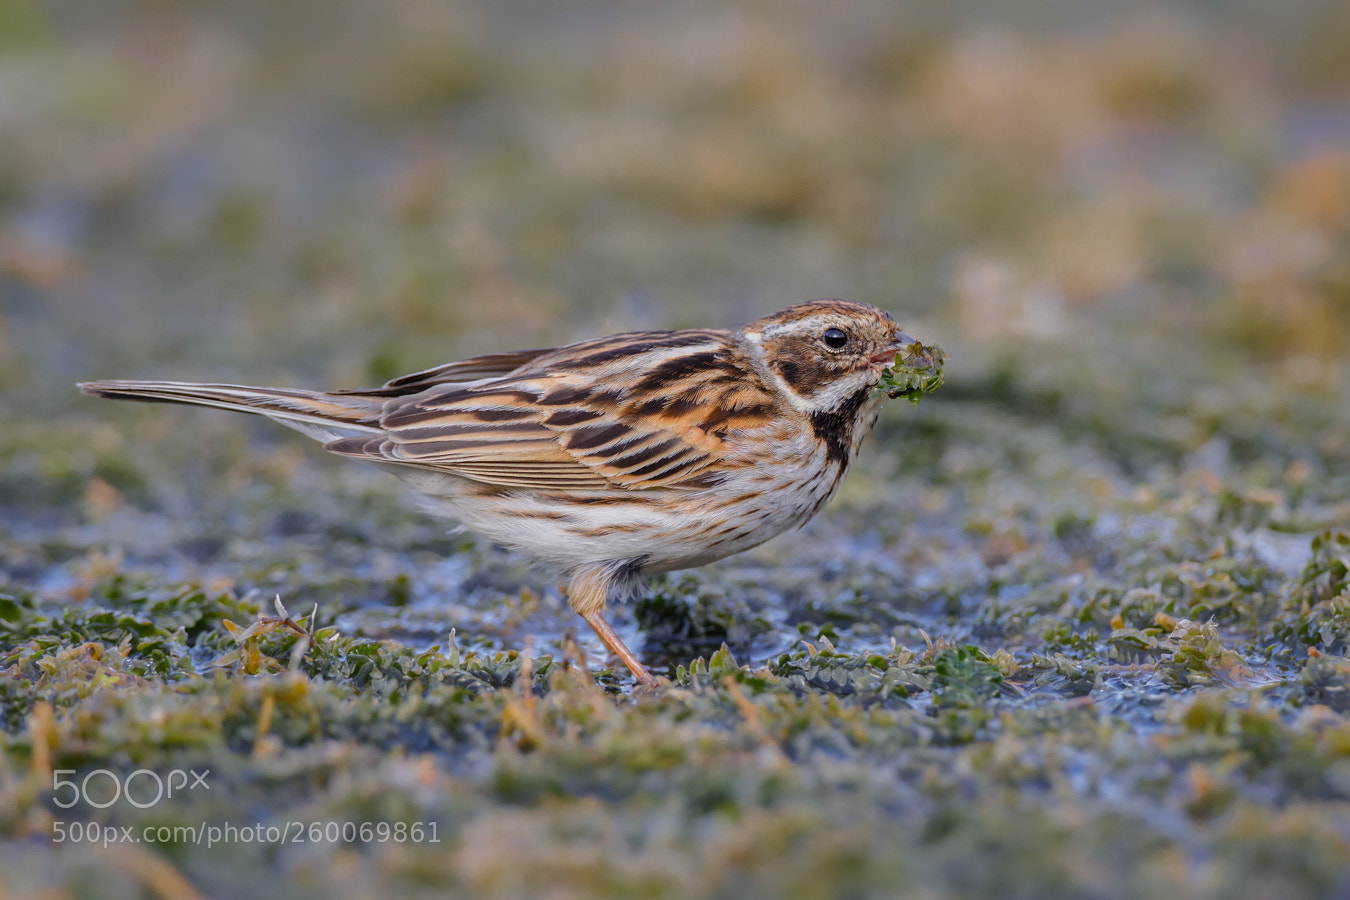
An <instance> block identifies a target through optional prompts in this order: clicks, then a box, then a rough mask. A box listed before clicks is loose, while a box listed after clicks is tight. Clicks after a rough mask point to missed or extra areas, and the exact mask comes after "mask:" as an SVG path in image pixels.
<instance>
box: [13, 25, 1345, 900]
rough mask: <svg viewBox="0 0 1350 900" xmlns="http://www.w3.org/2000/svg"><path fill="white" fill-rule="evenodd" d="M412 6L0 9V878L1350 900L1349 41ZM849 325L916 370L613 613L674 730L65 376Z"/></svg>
mask: <svg viewBox="0 0 1350 900" xmlns="http://www.w3.org/2000/svg"><path fill="white" fill-rule="evenodd" d="M396 8H397V13H395V12H393V7H390V6H388V5H385V4H377V3H374V2H365V0H336V2H334V0H326V2H324V3H318V2H305V0H300V2H294V3H286V4H274V3H264V2H261V0H257V2H254V0H245V2H239V3H231V4H210V3H196V2H188V3H176V4H156V3H149V2H111V3H101V4H93V5H91V4H87V3H77V2H73V0H72V2H66V0H53V2H44V3H42V4H36V3H31V2H24V0H0V132H2V133H3V134H4V135H5V138H4V140H3V141H0V421H2V422H3V423H4V427H3V428H0V893H3V894H4V895H5V896H12V897H23V896H39V895H40V896H48V897H64V896H71V897H77V896H100V897H142V896H156V897H192V896H209V897H243V896H256V895H263V896H278V897H325V898H340V897H366V896H406V897H417V896H433V895H434V896H444V895H450V896H481V897H511V898H514V897H530V896H549V897H701V896H708V897H816V896H855V897H865V896H886V897H892V896H914V897H945V896H957V897H983V896H991V895H997V896H1006V897H1028V898H1045V897H1101V898H1111V897H1142V896H1169V895H1170V896H1186V897H1201V898H1206V897H1212V898H1264V897H1281V898H1284V897H1304V896H1309V897H1318V896H1325V897H1335V896H1345V895H1347V894H1350V536H1348V535H1350V404H1347V403H1346V402H1345V398H1346V397H1347V396H1350V367H1348V366H1347V363H1346V360H1347V358H1350V357H1348V354H1347V351H1348V350H1350V151H1347V147H1350V93H1348V92H1347V90H1348V89H1347V85H1350V39H1348V38H1347V35H1350V11H1347V8H1346V7H1345V4H1343V3H1330V2H1327V3H1323V2H1317V0H1309V2H1300V3H1294V4H1280V5H1278V7H1276V6H1273V5H1262V4H1241V3H1232V4H1228V3H1217V4H1216V3H1192V4H1187V3H1179V4H1168V5H1162V4H1158V5H1153V4H1144V5H1131V6H1129V7H1128V8H1126V7H1122V6H1121V5H1119V4H1106V3H1096V2H1093V3H1073V4H1068V3H1039V2H1038V3H1031V4H1018V5H1017V7H1016V11H1015V12H1014V11H1013V10H1011V9H1009V8H1006V7H1005V5H1001V4H995V3H992V2H975V0H970V2H966V0H961V2H956V3H944V4H923V5H920V4H904V5H902V4H891V3H880V2H877V3H868V2H856V3H855V2H850V3H845V4H842V5H839V4H830V5H828V7H827V6H825V5H821V6H820V7H819V8H818V9H815V8H811V7H806V6H802V5H791V6H789V5H785V4H777V5H773V4H749V5H734V6H728V5H725V4H711V3H695V2H678V3H667V4H655V3H650V4H647V3H638V4H624V5H622V7H619V6H618V5H605V4H594V3H585V2H564V3H558V4H549V5H547V6H546V7H541V6H539V5H536V4H523V3H513V2H507V3H439V2H437V3H431V2H418V0H412V2H407V3H400V4H397V7H396ZM829 296H842V297H847V298H849V299H854V300H861V301H866V302H870V303H874V304H876V305H878V306H883V307H886V308H888V309H890V310H891V311H892V312H893V313H894V315H895V316H896V319H897V321H899V322H900V323H901V324H902V325H903V326H904V327H905V329H906V331H907V333H909V334H912V335H916V336H918V337H920V338H921V339H922V340H923V341H924V342H933V345H937V344H940V345H941V346H942V347H945V348H946V349H947V350H948V351H950V354H951V358H950V360H947V361H946V362H945V364H943V365H941V367H940V369H939V372H940V374H941V376H942V378H943V379H944V383H943V384H942V387H941V390H940V391H938V392H937V393H936V394H933V395H932V396H929V397H926V398H924V402H923V403H922V404H920V405H917V406H912V405H911V404H909V403H902V402H898V401H896V402H891V403H889V404H887V406H886V407H885V408H884V409H883V411H882V416H881V419H880V422H879V424H878V426H877V428H876V431H875V432H874V433H873V434H872V435H871V436H870V437H869V438H868V439H867V442H866V443H865V444H864V447H863V451H862V454H861V456H860V458H859V460H858V463H857V465H856V466H855V468H854V469H853V471H852V472H851V473H850V474H849V476H848V478H847V479H846V480H845V482H844V483H843V485H842V487H841V489H840V492H839V494H838V496H837V497H836V498H835V500H834V501H833V502H832V503H831V504H830V506H829V507H828V508H826V509H825V510H824V511H823V512H822V513H821V514H820V515H819V516H817V517H816V518H815V519H814V520H813V521H812V522H811V523H809V524H808V525H807V526H806V527H805V528H804V529H803V530H801V531H798V532H795V533H793V534H789V535H784V536H782V537H780V538H778V539H775V540H774V541H772V542H770V543H768V544H766V545H764V546H762V547H760V548H757V549H755V550H752V551H749V552H747V553H744V554H741V555H739V556H736V557H732V558H729V559H726V560H723V561H722V562H720V563H717V564H714V565H710V566H707V567H705V568H702V569H698V570H695V571H691V572H682V573H674V574H672V575H670V576H668V577H665V578H662V579H659V580H657V581H656V582H655V583H653V585H652V587H651V590H650V591H649V593H648V594H647V595H646V596H645V597H643V598H642V599H640V600H637V601H635V602H634V603H631V604H628V605H624V606H621V607H619V608H617V609H616V610H615V613H614V615H615V620H616V627H617V628H618V629H619V631H620V632H621V633H622V635H623V637H624V639H625V640H626V641H627V642H628V643H629V644H630V646H633V647H634V649H635V650H637V651H638V652H639V654H640V655H641V656H642V657H643V659H644V660H646V661H647V662H648V663H649V664H650V665H651V666H652V668H653V671H654V672H655V673H656V674H658V675H661V676H663V677H665V678H666V679H668V680H669V682H670V683H669V685H668V686H665V687H663V688H662V689H660V690H657V691H641V690H634V689H633V686H632V681H631V678H629V677H628V676H627V674H626V672H625V670H624V669H623V668H622V666H619V665H618V664H617V663H615V662H614V661H612V660H607V659H606V658H605V656H604V654H603V652H602V648H601V646H600V645H599V643H598V642H597V641H596V640H595V639H594V638H593V637H592V636H591V635H590V634H589V633H587V632H585V631H582V630H578V629H577V625H578V622H577V620H576V617H575V616H574V615H573V614H572V613H571V612H570V611H569V610H568V609H567V607H566V603H565V601H564V600H562V599H561V597H560V596H559V593H558V590H557V587H556V586H555V585H553V584H552V583H551V582H550V581H549V579H548V576H547V575H546V574H545V573H542V572H539V571H538V570H536V569H534V568H532V567H531V566H530V565H529V564H528V563H527V562H526V561H524V560H522V559H520V558H518V557H515V556H512V555H510V554H508V553H505V552H502V551H500V550H498V549H496V548H493V547H491V546H488V545H486V544H484V543H482V542H479V541H478V540H476V539H475V538H473V537H472V536H470V535H464V534H455V533H452V532H449V531H448V530H447V529H446V527H445V525H444V524H443V523H441V522H438V521H436V520H433V519H431V518H428V517H426V516H424V515H423V514H422V513H420V512H419V511H418V508H417V506H416V503H415V502H414V501H413V500H412V498H410V497H409V496H407V495H405V494H404V493H403V491H402V489H401V488H400V487H399V485H398V483H397V482H396V481H395V480H394V479H392V478H389V477H388V476H387V475H386V474H384V473H381V472H378V471H375V470H373V469H366V468H363V467H360V466H356V465H352V464H351V463H350V462H347V461H343V460H339V459H335V458H330V457H327V456H325V454H324V453H323V452H322V450H321V449H320V448H319V447H318V446H316V445H315V444H313V443H312V442H309V441H307V440H306V439H304V438H303V437H301V436H299V435H296V434H293V433H291V432H288V431H286V430H285V429H282V428H279V427H277V426H275V425H273V424H271V423H268V422H266V421H263V420H261V419H253V418H249V417H244V416H237V415H231V414H228V413H223V412H214V411H205V410H192V409H187V408H183V407H172V406H168V407H159V406H148V405H139V404H112V403H106V402H101V401H96V400H93V399H90V398H86V397H83V396H82V395H80V394H79V393H78V392H77V391H76V390H75V388H74V383H75V382H76V381H78V380H83V379H90V378H107V377H128V378H133V377H148V378H165V379H179V380H185V381H187V380H198V381H219V382H237V383H255V384H268V385H292V386H297V387H357V386H360V385H372V384H378V383H381V382H383V381H384V380H386V379H388V378H390V377H393V376H396V375H399V374H402V373H403V372H408V371H414V370H417V369H420V368H426V367H429V366H432V365H436V364H438V363H442V362H446V361H449V360H452V359H456V358H461V357H464V356H468V355H472V354H475V353H482V352H491V351H496V350H508V349H514V348H524V347H539V346H549V345H554V344H557V343H561V342H564V341H567V340H574V339H582V338H586V337H591V336H595V335H598V334H603V333H609V332H617V331H625V330H635V329H644V328H672V327H710V326H716V327H734V326H736V325H738V324H740V323H743V322H746V321H751V320H753V319H754V318H756V317H758V316H760V315H764V314H766V313H768V312H771V311H773V310H776V309H780V308H782V307H784V306H787V305H789V304H790V303H793V302H797V301H800V300H806V299H811V298H813V297H829ZM937 361H938V362H941V360H937ZM901 362H902V363H903V362H904V360H903V359H902V360H901ZM893 371H896V370H893ZM897 374H900V375H902V376H903V375H905V373H904V372H898V373H897ZM929 374H930V375H932V374H934V373H932V371H931V369H930V370H929ZM917 386H922V384H920V385H917Z"/></svg>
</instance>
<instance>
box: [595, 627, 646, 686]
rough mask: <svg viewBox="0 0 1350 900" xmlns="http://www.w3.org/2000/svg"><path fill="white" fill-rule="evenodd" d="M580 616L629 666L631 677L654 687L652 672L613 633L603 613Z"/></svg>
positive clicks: (612, 651)
mask: <svg viewBox="0 0 1350 900" xmlns="http://www.w3.org/2000/svg"><path fill="white" fill-rule="evenodd" d="M582 618H583V619H585V620H586V623H587V624H588V625H590V626H591V627H592V628H594V629H595V633H596V634H598V635H599V636H600V640H602V641H604V642H605V646H606V647H608V648H609V651H610V652H611V653H613V654H614V655H615V656H617V657H618V658H619V659H621V660H623V664H624V665H625V666H627V667H628V668H629V670H630V671H631V672H632V673H633V677H634V678H636V679H637V680H638V683H639V684H645V685H646V686H647V687H656V679H655V678H653V677H652V673H651V672H648V671H647V667H646V666H644V665H643V664H642V663H641V662H640V661H639V660H638V658H637V656H636V655H634V653H633V651H632V650H629V649H628V646H627V645H626V644H624V642H623V640H622V639H620V638H619V636H618V635H617V634H615V633H614V629H613V628H610V627H609V623H608V622H606V621H605V617H604V616H603V615H601V614H600V613H598V612H596V613H591V614H590V615H588V616H582Z"/></svg>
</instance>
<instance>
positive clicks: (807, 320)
mask: <svg viewBox="0 0 1350 900" xmlns="http://www.w3.org/2000/svg"><path fill="white" fill-rule="evenodd" d="M913 343H914V341H913V339H912V338H910V337H909V336H907V335H906V334H904V333H903V332H902V331H901V330H900V328H899V326H897V325H896V323H895V322H894V321H893V320H892V319H891V316H890V314H889V313H887V312H885V311H884V310H881V309H877V308H876V307H874V306H869V305H867V304H864V303H852V302H849V301H846V300H816V301H812V302H809V303H800V304H797V305H796V306H791V307H789V308H787V309H785V310H783V311H782V312H777V313H774V314H773V315H771V316H767V317H765V318H763V319H760V320H758V321H756V322H751V323H750V324H749V325H746V326H744V327H742V328H740V329H738V330H737V331H721V330H714V329H694V330H689V331H642V332H634V333H631V334H616V335H611V336H609V337H601V338H596V339H594V340H589V341H582V342H580V343H576V344H569V345H567V346H565V347H558V348H548V349H539V350H521V351H518V352H515V353H494V354H489V355H486V356H476V357H473V358H472V359H466V360H462V361H460V362H452V363H449V364H447V365H443V366H439V367H437V368H434V369H428V370H427V371H425V372H417V373H415V374H412V375H405V376H403V377H402V378H396V379H394V380H393V381H390V382H389V383H388V384H386V385H384V386H383V387H380V388H375V389H372V390H349V391H329V392H319V391H303V390H292V389H287V388H260V387H241V386H237V385H228V384H185V383H179V382H171V381H91V382H87V383H83V384H81V385H80V389H81V390H83V391H84V392H85V393H87V394H92V395H95V396H99V397H111V398H116V399H125V400H148V401H160V402H166V403H190V404H199V405H202V406H215V407H220V408H222V409H231V410H237V411H239V412H250V413H259V414H261V415H264V416H267V417H268V418H270V419H275V420H276V421H278V422H280V423H281V424H283V425H288V426H290V427H292V428H296V429H299V430H300V431H303V432H305V433H306V434H309V435H310V436H312V437H315V438H318V439H319V440H321V441H323V442H324V449H326V450H329V451H331V452H333V453H337V454H340V455H342V456H349V457H352V458H354V459H359V460H365V461H367V462H374V463H379V464H381V465H386V466H388V467H389V468H390V470H391V471H393V472H394V473H395V474H397V475H398V476H400V477H401V478H402V479H403V480H404V481H406V482H407V483H408V484H409V485H411V486H412V487H413V488H414V489H415V490H416V491H418V492H419V493H421V494H422V495H423V496H424V497H426V498H427V501H428V507H429V509H430V510H431V511H432V512H434V513H436V514H439V515H444V516H448V517H450V518H452V519H455V520H457V521H458V522H459V523H461V524H462V525H463V526H464V527H466V528H468V529H470V530H472V531H475V532H478V533H479V534H482V535H485V536H486V537H488V538H490V539H492V540H493V541H496V542H498V543H500V544H504V545H506V546H508V547H512V548H515V549H516V550H519V551H521V552H522V553H525V554H526V555H528V556H531V557H533V558H535V559H537V560H540V561H542V562H544V563H546V564H548V565H550V566H552V567H553V568H555V569H556V570H557V571H558V572H560V573H561V574H562V575H563V576H565V578H566V579H567V585H566V594H567V598H568V600H569V602H570V603H571V605H572V608H573V609H575V610H576V611H577V612H578V613H579V614H580V615H581V617H582V618H584V619H585V620H586V621H587V622H588V623H589V624H590V626H591V627H592V628H594V629H595V631H596V634H598V635H599V637H600V639H601V640H602V641H603V642H604V643H605V645H606V646H607V647H608V648H609V649H610V650H611V651H612V652H613V653H614V654H615V655H617V656H618V657H619V658H620V659H621V660H623V662H624V663H625V664H626V665H627V666H628V668H629V669H631V670H632V672H633V675H634V676H635V677H636V678H637V680H638V681H639V682H642V683H643V684H649V685H650V684H654V683H655V680H654V679H653V678H652V676H651V674H650V673H648V671H647V669H646V668H645V667H644V666H643V665H642V663H641V662H640V661H639V660H638V658H637V657H636V656H635V655H634V654H633V652H632V651H631V650H629V649H628V647H627V646H625V645H624V643H623V641H621V640H620V639H619V636H618V635H617V634H615V632H614V630H613V629H612V628H611V627H610V625H609V623H608V622H607V621H606V620H605V606H606V603H607V602H608V601H609V600H610V599H618V598H622V597H626V596H628V595H630V594H631V593H632V592H633V591H634V590H635V589H636V588H638V587H639V585H640V584H641V582H642V580H643V579H644V577H645V576H647V575H652V574H654V573H657V572H667V571H670V570H672V569H683V568H688V567H691V566H701V565H704V564H705V563H709V562H712V561H713V560H717V559H721V558H722V557H724V556H728V555H730V554H732V553H737V552H739V551H741V550H745V549H748V548H750V547H754V546H756V545H758V544H761V543H763V542H764V541H766V540H768V539H769V538H771V537H773V536H775V535H777V534H780V533H781V532H783V531H786V530H787V529H789V528H794V527H796V526H798V525H801V524H802V523H804V522H806V521H807V520H808V519H810V518H811V517H812V516H814V515H815V514H816V513H817V512H818V511H819V510H820V508H821V507H822V506H823V505H824V504H825V503H826V501H828V500H829V499H830V497H831V496H832V495H833V494H834V492H835V490H836V489H837V488H838V487H839V482H840V481H841V480H842V479H843V477H844V473H845V472H847V471H848V468H849V465H850V464H851V463H852V462H853V459H854V456H855V455H856V454H857V452H858V445H859V443H861V441H862V439H863V436H864V435H866V434H867V432H868V430H870V429H871V427H872V425H873V423H875V422H876V418H877V413H878V412H879V408H880V404H881V402H882V399H881V397H880V396H878V395H879V394H880V393H881V392H880V391H876V390H875V389H876V388H877V386H878V384H879V382H880V381H881V378H882V372H883V370H885V369H886V368H887V367H888V366H891V365H893V364H894V362H895V359H896V353H897V352H898V351H900V350H902V349H903V348H906V347H909V346H910V345H911V344H913Z"/></svg>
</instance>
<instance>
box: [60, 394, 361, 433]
mask: <svg viewBox="0 0 1350 900" xmlns="http://www.w3.org/2000/svg"><path fill="white" fill-rule="evenodd" d="M79 388H80V390H82V391H84V392H85V393H86V394H89V395H90V396H93V397H107V398H109V399H113V400H143V401H147V402H150V403H187V404H191V405H194V406H214V407H216V408H218V409H231V410H235V411H236V412H247V413H257V414H259V415H263V416H267V417H268V418H269V419H273V420H275V421H277V422H280V423H281V424H283V425H287V426H289V427H291V428H295V429H297V430H299V431H303V432H305V433H306V434H308V435H310V436H311V437H315V438H318V439H319V440H322V441H333V440H337V439H339V438H343V437H353V436H355V435H358V434H370V433H374V432H378V431H380V430H381V429H380V425H379V419H380V410H381V407H382V406H383V401H382V400H381V399H380V398H374V397H363V396H360V395H352V394H325V393H320V392H318V391H300V390H292V389H289V388H265V387H246V386H243V385H237V384H190V383H185V382H179V381H86V382H81V383H80V385H79Z"/></svg>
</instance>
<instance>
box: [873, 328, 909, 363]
mask: <svg viewBox="0 0 1350 900" xmlns="http://www.w3.org/2000/svg"><path fill="white" fill-rule="evenodd" d="M914 342H915V341H914V338H912V337H910V336H909V335H907V334H905V333H904V332H903V331H897V332H895V335H894V336H893V337H892V339H891V345H890V346H889V347H887V348H886V349H885V350H884V351H883V352H881V353H878V354H877V355H876V356H873V357H872V360H871V362H872V365H874V366H889V365H892V364H894V362H895V354H897V353H899V352H900V351H901V350H903V349H905V348H906V347H908V346H909V345H910V344H913V343H914Z"/></svg>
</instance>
